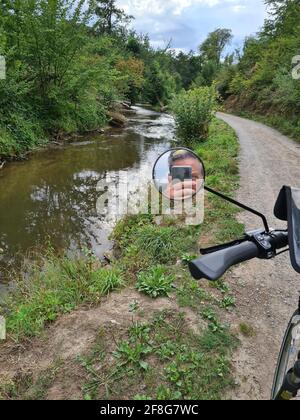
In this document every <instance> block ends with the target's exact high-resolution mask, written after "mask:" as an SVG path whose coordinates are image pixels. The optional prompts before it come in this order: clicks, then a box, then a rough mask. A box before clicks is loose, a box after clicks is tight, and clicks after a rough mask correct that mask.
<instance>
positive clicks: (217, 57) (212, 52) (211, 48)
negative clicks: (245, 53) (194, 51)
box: [199, 29, 233, 65]
mask: <svg viewBox="0 0 300 420" xmlns="http://www.w3.org/2000/svg"><path fill="white" fill-rule="evenodd" d="M232 37H233V36H232V32H231V30H230V29H217V30H215V31H214V32H211V33H210V34H209V35H208V37H207V39H206V40H205V41H204V42H203V43H202V44H201V45H200V47H199V52H200V54H201V55H202V57H203V59H204V60H205V61H212V62H213V63H215V64H217V65H220V63H221V57H222V53H223V51H224V49H225V47H226V45H228V44H229V43H230V42H231V40H232Z"/></svg>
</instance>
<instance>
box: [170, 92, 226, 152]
mask: <svg viewBox="0 0 300 420" xmlns="http://www.w3.org/2000/svg"><path fill="white" fill-rule="evenodd" d="M217 98H218V96H217V93H216V90H215V87H214V86H212V87H200V88H196V89H192V90H190V91H188V92H185V91H184V92H182V93H181V94H179V95H178V96H176V97H175V99H174V100H173V102H172V105H171V107H172V110H173V113H174V116H175V120H176V126H177V135H178V137H179V138H180V140H182V141H184V142H185V144H186V145H190V144H193V142H194V141H197V142H199V141H204V140H206V139H207V138H208V132H209V124H210V122H211V120H212V118H213V115H214V111H215V110H216V108H217Z"/></svg>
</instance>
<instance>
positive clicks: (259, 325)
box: [218, 113, 300, 399]
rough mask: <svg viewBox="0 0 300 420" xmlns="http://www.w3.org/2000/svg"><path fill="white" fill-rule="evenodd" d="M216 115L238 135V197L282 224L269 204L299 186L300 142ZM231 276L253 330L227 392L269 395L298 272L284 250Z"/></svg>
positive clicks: (298, 286)
mask: <svg viewBox="0 0 300 420" xmlns="http://www.w3.org/2000/svg"><path fill="white" fill-rule="evenodd" d="M218 116H219V118H221V119H222V120H224V121H225V122H226V123H228V124H229V125H230V126H231V127H232V128H233V129H234V130H235V131H236V133H237V135H238V136H239V139H240V144H241V153H240V175H241V186H240V189H239V191H238V193H237V198H238V199H239V200H240V201H242V202H243V203H245V204H248V205H250V206H252V207H254V208H256V209H257V210H259V211H261V212H263V213H265V214H266V215H267V216H268V217H269V220H270V224H271V226H272V227H274V228H276V227H284V225H282V223H281V222H280V221H278V220H276V219H275V217H274V216H273V207H274V203H275V200H276V198H277V196H278V193H279V190H280V189H281V187H282V186H283V185H284V184H285V185H292V186H295V187H297V186H298V187H299V186H300V181H299V180H300V145H299V144H297V143H295V142H293V141H291V140H290V139H288V138H287V137H285V136H283V135H281V134H280V133H279V132H277V131H275V130H273V129H271V128H269V127H266V126H264V125H263V124H260V123H256V122H253V121H250V120H246V119H243V118H239V117H235V116H231V115H227V114H222V113H220V114H219V115H218ZM240 220H241V221H242V222H243V223H244V224H245V225H246V228H247V229H248V230H249V229H252V228H258V227H260V221H259V219H257V218H256V217H255V216H252V215H251V214H247V213H241V215H240ZM229 282H230V284H231V287H232V289H233V290H234V292H235V294H236V296H237V300H238V303H237V304H238V308H237V314H235V316H237V317H238V318H240V319H242V320H243V321H244V322H246V323H247V324H250V325H251V326H253V327H254V329H255V331H256V335H255V337H252V338H249V339H247V340H245V341H244V342H243V345H242V348H241V349H240V350H239V353H238V354H237V355H236V357H235V360H234V364H235V368H236V370H237V376H238V379H239V382H240V385H241V386H240V387H239V388H237V390H236V391H235V392H234V393H233V395H232V396H231V397H232V398H234V399H245V398H246V399H269V398H270V389H271V385H272V381H273V374H274V368H275V365H276V359H277V356H278V352H279V348H280V344H281V340H282V336H283V333H284V330H285V328H286V325H287V322H288V320H289V318H290V317H291V315H292V313H293V311H294V310H295V309H296V307H297V292H298V291H299V290H300V276H299V275H297V274H296V273H295V272H294V271H293V269H292V268H291V266H290V262H289V255H288V254H283V255H282V256H279V257H278V258H277V259H276V260H272V261H268V262H266V261H259V260H254V261H251V262H249V263H247V264H244V265H242V266H239V267H237V268H236V269H234V270H233V272H232V276H229ZM230 321H231V322H233V323H234V319H231V320H230Z"/></svg>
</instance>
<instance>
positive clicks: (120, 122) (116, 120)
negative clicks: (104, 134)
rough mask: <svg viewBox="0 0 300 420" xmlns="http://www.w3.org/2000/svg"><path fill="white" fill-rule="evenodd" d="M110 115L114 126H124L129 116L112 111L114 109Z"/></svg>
mask: <svg viewBox="0 0 300 420" xmlns="http://www.w3.org/2000/svg"><path fill="white" fill-rule="evenodd" d="M108 117H109V118H110V121H109V123H110V124H111V125H112V126H113V127H118V128H122V127H124V126H125V125H126V123H127V118H126V117H124V115H122V114H120V113H119V112H112V111H110V112H109V113H108Z"/></svg>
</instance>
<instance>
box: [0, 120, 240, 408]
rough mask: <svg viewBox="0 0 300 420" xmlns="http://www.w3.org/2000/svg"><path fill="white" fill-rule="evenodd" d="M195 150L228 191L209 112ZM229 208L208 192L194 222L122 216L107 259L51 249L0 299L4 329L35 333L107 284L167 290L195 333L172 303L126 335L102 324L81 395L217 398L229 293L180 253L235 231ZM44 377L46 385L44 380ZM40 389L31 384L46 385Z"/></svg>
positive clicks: (225, 131) (221, 145)
mask: <svg viewBox="0 0 300 420" xmlns="http://www.w3.org/2000/svg"><path fill="white" fill-rule="evenodd" d="M195 151H196V153H198V154H199V156H201V157H202V158H203V160H204V161H205V163H206V169H207V183H208V185H210V186H211V187H214V188H216V189H218V190H220V191H223V192H225V193H227V194H229V195H233V193H234V191H235V190H236V188H237V186H238V182H239V178H238V165H237V156H238V142H237V139H236V136H235V134H234V132H233V130H231V129H230V128H229V127H228V126H227V125H226V124H225V123H223V122H221V121H218V120H216V119H215V120H214V121H213V123H212V125H211V128H210V134H209V139H208V140H207V141H206V142H204V143H202V144H201V146H197V147H196V148H195ZM220 157H222V158H221V159H220ZM236 212H237V209H236V208H235V207H233V206H232V205H230V204H228V203H226V202H223V201H222V200H220V199H216V198H215V197H214V196H210V195H208V196H207V197H206V212H205V222H204V223H203V224H202V225H201V226H189V227H182V226H177V225H176V223H174V221H171V220H170V219H168V218H166V219H164V220H163V221H162V223H161V225H160V226H157V225H156V223H155V221H154V220H153V218H152V216H151V215H138V216H132V217H126V218H124V219H123V220H122V221H120V222H119V223H118V224H117V226H116V227H115V229H114V232H113V234H112V239H113V240H114V242H115V251H116V257H117V258H116V259H115V260H116V262H114V263H112V265H111V266H110V267H102V266H101V264H100V263H99V261H97V260H96V259H95V258H94V257H92V256H91V255H87V256H86V257H83V258H78V259H75V260H70V259H68V258H67V257H56V256H54V255H53V253H52V252H49V253H48V254H47V255H46V256H45V257H44V258H42V259H41V261H40V263H39V264H37V265H35V266H34V267H32V268H31V270H30V271H29V273H28V275H27V277H26V279H24V278H21V279H20V280H19V281H18V287H17V288H16V290H15V292H14V293H13V294H12V295H11V296H10V298H9V300H8V301H7V302H6V304H5V306H3V307H2V312H4V314H5V316H6V320H7V329H8V333H9V335H11V336H12V337H13V338H14V340H17V341H21V340H23V339H24V338H26V337H29V338H31V337H34V336H37V335H40V334H41V333H42V332H43V331H45V328H46V327H47V326H48V325H50V324H51V323H52V322H53V321H55V320H56V319H57V318H58V317H59V316H61V315H62V314H66V313H69V312H71V311H73V310H75V309H76V308H78V307H80V305H82V304H86V303H87V304H89V305H97V304H99V302H100V300H101V298H102V297H103V296H105V295H107V294H108V293H110V292H111V291H113V290H115V289H118V288H122V287H125V286H126V285H135V286H136V287H137V289H138V290H139V291H140V292H142V293H146V294H148V295H149V296H151V297H153V298H157V297H160V296H169V297H170V298H171V299H174V301H175V302H176V300H177V303H178V305H179V306H180V307H181V308H188V309H189V310H190V311H192V312H193V314H194V315H193V317H194V318H195V319H194V321H193V322H194V324H195V326H196V327H198V326H199V334H198V333H195V332H194V330H191V328H190V326H189V325H187V324H186V321H185V318H184V314H183V313H181V312H180V311H178V309H177V310H174V311H171V312H167V313H166V312H158V313H157V315H156V316H154V318H153V319H152V320H151V321H148V322H147V323H145V324H142V323H133V324H132V325H131V326H130V327H129V328H128V329H127V331H126V333H125V336H124V328H123V329H122V330H121V331H119V332H118V328H117V327H115V329H114V334H115V337H114V340H113V343H112V341H111V336H109V337H108V336H107V335H106V334H105V333H103V334H102V335H101V336H100V338H99V339H98V340H97V342H96V344H95V346H94V349H93V351H91V353H90V354H89V355H88V356H82V355H79V360H80V364H81V366H83V367H84V371H85V378H84V382H85V383H84V384H83V388H82V389H83V391H82V394H83V398H84V399H94V398H120V399H127V398H136V399H149V398H157V399H162V400H163V399H173V400H176V399H181V398H185V399H220V398H221V397H222V395H223V394H224V392H225V390H226V388H227V387H231V386H232V384H233V381H232V376H231V367H230V359H231V354H232V351H233V350H234V348H235V347H236V345H237V340H236V338H235V337H234V336H233V335H232V334H231V333H230V331H229V329H228V327H227V326H226V325H223V324H222V322H221V321H220V319H222V313H224V312H225V311H227V310H230V309H231V308H233V307H234V305H235V300H234V297H233V296H231V295H230V290H229V288H228V286H227V285H226V284H225V283H224V282H222V281H220V282H217V283H215V284H214V285H213V287H211V286H209V285H208V284H207V283H206V282H204V283H203V284H201V283H199V282H196V281H194V280H193V279H191V277H190V275H189V273H188V270H187V262H188V261H190V259H192V258H193V257H194V256H197V255H199V243H200V242H201V245H212V244H215V243H218V242H223V241H227V240H230V239H232V238H236V237H237V236H240V235H241V233H243V226H242V225H241V224H239V223H238V222H237V221H236V218H235V216H236ZM199 238H200V239H199ZM175 306H176V305H175ZM129 311H130V312H131V313H132V316H134V314H135V313H136V312H139V311H140V308H139V307H138V304H137V303H136V302H134V303H132V304H131V305H130V308H129ZM44 376H45V384H47V383H50V382H51V381H50V382H49V381H47V380H46V379H47V375H46V373H45V375H44ZM36 384H37V380H36V379H35V380H34V381H31V382H30V383H28V384H27V385H26V384H25V386H24V387H23V388H22V389H20V387H19V385H18V384H13V385H11V384H10V387H11V390H10V392H8V393H7V391H5V393H4V396H5V395H6V396H8V397H9V396H12V398H18V397H19V396H20V395H24V392H25V393H26V394H28V392H29V391H30V390H32V389H33V388H34V387H35V385H36ZM23 385H24V384H23ZM45 388H46V385H45V386H44V387H43V386H38V389H42V390H43V392H44V393H45ZM24 389H25V391H24ZM30 392H31V391H30ZM2 395H3V391H2ZM35 395H36V392H33V397H34V396H35ZM40 395H42V393H40Z"/></svg>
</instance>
